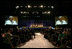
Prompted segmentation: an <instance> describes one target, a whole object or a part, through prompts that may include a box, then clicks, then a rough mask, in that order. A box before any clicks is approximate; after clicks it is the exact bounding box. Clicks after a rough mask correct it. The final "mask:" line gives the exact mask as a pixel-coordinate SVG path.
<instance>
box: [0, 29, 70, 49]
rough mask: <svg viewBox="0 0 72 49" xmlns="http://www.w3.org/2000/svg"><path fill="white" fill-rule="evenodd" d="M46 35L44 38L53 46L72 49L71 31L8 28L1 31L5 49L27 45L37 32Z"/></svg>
mask: <svg viewBox="0 0 72 49" xmlns="http://www.w3.org/2000/svg"><path fill="white" fill-rule="evenodd" d="M36 31H37V32H38V31H39V32H41V33H42V34H44V38H46V39H48V40H49V41H50V42H51V43H52V44H53V45H55V46H56V47H58V48H71V29H69V28H64V29H52V28H47V29H38V30H35V29H30V28H27V29H17V28H6V29H1V36H2V38H1V40H2V41H3V42H2V46H3V47H4V48H5V47H6V48H15V47H17V46H18V45H20V44H25V43H26V42H28V41H29V40H31V39H34V38H35V32H36Z"/></svg>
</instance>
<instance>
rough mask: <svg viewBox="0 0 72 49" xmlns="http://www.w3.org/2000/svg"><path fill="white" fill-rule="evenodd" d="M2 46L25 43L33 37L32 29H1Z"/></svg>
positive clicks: (15, 45)
mask: <svg viewBox="0 0 72 49" xmlns="http://www.w3.org/2000/svg"><path fill="white" fill-rule="evenodd" d="M1 36H2V38H1V39H2V41H3V43H2V47H4V48H5V47H6V48H15V47H17V46H18V45H20V44H22V43H23V44H25V43H26V42H27V41H29V40H30V39H33V37H34V38H35V34H34V31H33V30H32V29H17V28H6V29H3V30H2V31H1Z"/></svg>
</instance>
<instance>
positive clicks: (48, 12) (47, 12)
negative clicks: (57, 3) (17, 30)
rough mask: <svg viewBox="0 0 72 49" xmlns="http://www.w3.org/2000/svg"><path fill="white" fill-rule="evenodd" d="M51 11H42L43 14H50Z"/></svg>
mask: <svg viewBox="0 0 72 49" xmlns="http://www.w3.org/2000/svg"><path fill="white" fill-rule="evenodd" d="M50 13H51V11H45V12H42V14H50Z"/></svg>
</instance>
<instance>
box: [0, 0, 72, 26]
mask: <svg viewBox="0 0 72 49" xmlns="http://www.w3.org/2000/svg"><path fill="white" fill-rule="evenodd" d="M27 4H31V5H40V4H44V5H54V6H55V8H54V10H53V11H52V12H53V13H52V15H50V17H49V16H48V15H44V16H48V17H43V15H41V14H39V15H28V16H29V17H27V18H23V17H21V15H20V14H19V13H16V9H15V6H16V5H27ZM37 10H39V9H37ZM31 11H32V10H31ZM31 11H30V12H31ZM9 15H16V16H18V17H19V19H28V20H29V19H31V20H33V19H34V20H36V21H37V20H40V19H41V20H44V19H45V20H47V18H48V20H51V21H53V22H54V21H55V20H54V19H55V16H59V15H65V16H68V18H69V26H71V21H72V19H71V18H72V1H71V0H43V1H39V0H0V16H1V18H0V21H1V22H0V24H2V25H3V23H4V21H5V18H6V16H9ZM33 16H40V17H39V18H37V17H33Z"/></svg>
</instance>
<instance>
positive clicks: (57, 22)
mask: <svg viewBox="0 0 72 49" xmlns="http://www.w3.org/2000/svg"><path fill="white" fill-rule="evenodd" d="M61 18H62V16H60V17H59V20H57V21H56V25H65V24H67V22H66V21H65V20H62V19H61Z"/></svg>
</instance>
